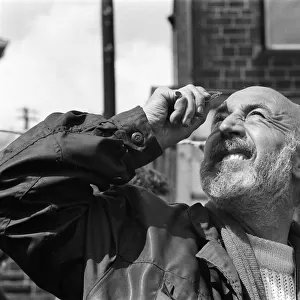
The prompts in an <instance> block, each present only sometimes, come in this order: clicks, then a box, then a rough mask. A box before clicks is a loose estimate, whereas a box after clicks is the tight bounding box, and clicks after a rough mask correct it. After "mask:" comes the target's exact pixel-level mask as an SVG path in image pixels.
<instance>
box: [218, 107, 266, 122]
mask: <svg viewBox="0 0 300 300" xmlns="http://www.w3.org/2000/svg"><path fill="white" fill-rule="evenodd" d="M257 108H261V109H264V110H266V111H267V112H268V113H269V114H272V111H271V109H270V108H269V107H268V106H267V105H266V104H264V103H252V104H242V106H241V109H242V110H243V111H244V112H245V113H249V112H250V111H252V110H254V109H257ZM224 113H228V114H229V111H228V108H227V105H226V103H222V104H221V105H220V106H219V107H218V108H217V109H216V113H215V115H214V118H213V123H214V122H215V121H216V120H217V119H218V118H220V117H221V116H222V114H224Z"/></svg>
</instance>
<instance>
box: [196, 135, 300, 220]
mask: <svg viewBox="0 0 300 300" xmlns="http://www.w3.org/2000/svg"><path fill="white" fill-rule="evenodd" d="M235 139H237V138H235ZM236 143H237V144H239V143H240V144H243V146H244V147H251V148H252V149H251V151H253V145H249V142H245V141H234V140H233V141H230V143H229V148H230V146H234V145H235V144H236ZM247 143H248V145H247ZM225 147H228V143H227V146H226V142H225ZM296 147H297V142H296V139H295V138H294V135H289V136H288V137H287V139H286V143H285V145H284V146H283V147H282V148H281V149H280V150H278V151H274V152H273V153H264V154H263V155H262V156H261V157H260V159H259V160H256V161H255V162H253V161H251V160H243V161H236V160H233V161H230V160H228V161H222V162H221V163H220V164H221V166H220V170H219V172H218V173H217V174H215V172H212V171H211V170H208V168H207V164H206V162H205V161H203V162H202V164H201V169H200V177H201V183H202V188H203V190H204V192H206V194H207V195H208V196H209V197H210V199H211V200H212V201H213V203H214V205H215V206H217V207H218V208H220V209H222V210H224V211H227V212H229V213H231V214H235V215H236V214H238V215H239V216H240V217H242V218H243V217H244V216H246V215H248V216H249V215H251V216H253V217H255V214H260V215H261V214H264V215H267V214H270V213H272V211H275V210H278V209H283V207H284V206H286V205H291V202H292V193H293V188H292V175H291V168H292V162H291V159H292V155H293V153H294V152H295V150H296Z"/></svg>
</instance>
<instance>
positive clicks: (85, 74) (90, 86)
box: [0, 0, 173, 131]
mask: <svg viewBox="0 0 300 300" xmlns="http://www.w3.org/2000/svg"><path fill="white" fill-rule="evenodd" d="M172 3H173V1H172V0H114V22H115V47H116V49H115V51H116V62H115V68H116V69H115V76H116V106H117V112H120V111H124V110H126V109H130V108H132V107H134V106H136V105H143V103H144V102H145V101H146V100H147V98H148V97H149V95H150V88H151V86H158V85H172V79H173V68H172V46H171V45H172V30H171V25H170V24H169V22H168V21H167V17H168V16H169V15H170V14H171V13H172V9H173V7H172ZM100 6H101V0H0V37H2V38H6V39H8V40H9V41H10V42H9V45H8V47H7V49H6V51H5V55H4V57H3V58H2V59H1V60H0V101H1V109H0V129H6V130H7V129H9V130H17V131H19V130H23V127H24V122H23V120H22V118H20V117H21V115H22V108H23V107H28V108H29V110H30V112H31V116H33V117H35V120H32V121H31V123H30V125H31V126H33V125H35V124H36V123H37V122H38V121H41V120H42V119H44V118H45V117H46V116H47V115H48V114H50V113H52V112H54V111H60V112H66V111H69V110H73V109H75V110H80V111H87V112H91V113H100V114H101V113H103V83H102V80H103V76H102V72H103V71H102V37H101V19H100Z"/></svg>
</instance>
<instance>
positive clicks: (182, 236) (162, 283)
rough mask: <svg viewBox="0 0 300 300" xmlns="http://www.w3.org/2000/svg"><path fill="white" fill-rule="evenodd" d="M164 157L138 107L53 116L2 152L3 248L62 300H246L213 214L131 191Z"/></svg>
mask: <svg viewBox="0 0 300 300" xmlns="http://www.w3.org/2000/svg"><path fill="white" fill-rule="evenodd" d="M160 154H161V149H160V147H159V145H158V143H157V141H156V139H155V137H154V135H153V133H152V131H151V128H150V126H149V124H148V122H147V119H146V117H145V115H144V113H143V111H142V109H141V108H139V107H138V108H135V109H133V110H131V111H129V112H125V113H122V114H120V115H117V116H115V117H113V118H111V119H110V120H105V119H104V118H103V117H101V116H98V115H92V114H86V113H81V112H75V111H73V112H69V113H66V114H52V115H50V116H49V117H48V118H47V119H46V120H45V121H44V122H41V123H40V124H39V125H37V126H36V127H34V128H33V129H31V130H30V131H28V132H27V133H25V134H24V135H22V136H21V137H20V138H18V139H17V140H16V141H15V142H13V143H12V144H11V145H10V146H8V147H7V148H6V149H5V150H4V151H2V152H1V157H0V159H1V160H0V234H1V235H0V248H1V249H2V250H3V251H4V252H6V253H7V254H8V255H10V256H11V257H12V258H13V259H14V260H15V261H16V262H17V263H18V264H19V266H20V267H21V268H22V269H23V270H24V271H25V272H26V273H27V274H28V275H29V276H30V277H31V278H32V279H33V280H34V281H35V282H36V283H37V284H38V285H39V286H40V287H41V288H43V289H45V290H47V291H49V292H51V293H53V294H55V295H56V296H57V297H59V298H61V299H72V300H75V299H95V300H96V299H99V300H100V299H103V300H108V299H135V300H136V299H145V300H146V299H147V300H150V299H156V300H162V299H176V300H183V299H184V300H188V299H191V300H192V299H193V300H194V299H249V296H248V293H247V292H246V290H245V287H244V284H243V283H242V282H241V281H240V278H239V275H238V272H237V270H236V268H235V266H234V264H233V262H232V260H231V258H230V257H229V255H228V254H227V252H226V250H225V249H224V245H223V241H222V239H221V236H220V228H221V227H222V224H221V223H220V221H219V220H218V218H217V217H215V215H214V214H213V213H212V212H211V211H210V210H208V209H207V208H205V207H203V206H201V205H200V204H195V205H193V206H192V207H189V206H187V205H185V204H173V205H169V204H167V203H165V202H164V201H162V200H161V199H159V198H158V197H157V196H155V195H154V194H152V193H150V192H148V191H146V190H144V189H141V188H137V187H134V186H130V185H124V184H126V183H127V182H128V181H129V180H130V179H131V178H132V176H133V175H134V170H135V169H136V168H138V167H140V166H142V165H145V164H147V163H148V162H150V161H152V160H153V159H155V158H156V157H157V156H159V155H160ZM91 184H93V185H96V186H97V187H98V189H99V190H100V191H101V193H94V192H93V189H92V187H91ZM112 185H113V186H112ZM294 239H295V240H296V242H295V243H298V240H299V237H298V236H297V235H294ZM297 270H299V268H298V269H297ZM297 273H298V272H297ZM297 278H298V277H297ZM297 291H298V289H297Z"/></svg>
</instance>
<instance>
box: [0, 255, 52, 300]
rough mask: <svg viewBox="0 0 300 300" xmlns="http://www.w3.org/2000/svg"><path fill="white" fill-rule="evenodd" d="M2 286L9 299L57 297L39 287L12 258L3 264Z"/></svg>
mask: <svg viewBox="0 0 300 300" xmlns="http://www.w3.org/2000/svg"><path fill="white" fill-rule="evenodd" d="M0 287H1V289H2V291H3V292H4V294H5V296H6V298H7V299H8V300H54V299H55V297H54V296H53V295H51V294H49V293H47V292H45V291H43V290H42V289H41V288H39V287H37V286H36V285H35V284H34V283H33V282H32V281H31V280H30V279H29V277H28V276H27V275H26V274H25V273H24V272H23V271H22V270H21V269H20V268H19V267H18V265H17V264H16V263H15V262H14V261H13V260H12V259H8V260H7V261H6V262H5V263H4V264H3V265H2V268H1V271H0ZM0 299H2V298H1V295H0Z"/></svg>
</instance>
